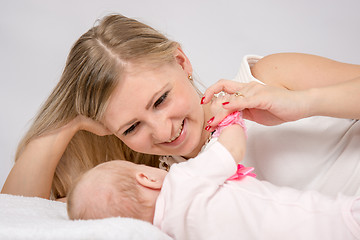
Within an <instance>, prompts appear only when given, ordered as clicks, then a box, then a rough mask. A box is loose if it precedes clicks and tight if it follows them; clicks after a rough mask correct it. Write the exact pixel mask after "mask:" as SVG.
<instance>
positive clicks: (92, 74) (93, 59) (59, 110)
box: [15, 14, 179, 198]
mask: <svg viewBox="0 0 360 240" xmlns="http://www.w3.org/2000/svg"><path fill="white" fill-rule="evenodd" d="M178 47H179V44H178V43H177V42H174V41H171V40H169V39H168V38H166V37H165V36H164V35H163V34H161V33H159V32H158V31H156V30H154V29H153V28H151V27H149V26H147V25H145V24H143V23H141V22H138V21H136V20H134V19H130V18H127V17H125V16H122V15H119V14H113V15H109V16H106V17H105V18H103V19H102V20H101V21H99V22H98V24H97V25H96V26H94V27H93V28H91V29H90V30H89V31H88V32H86V33H85V34H83V35H82V36H81V37H80V38H79V39H78V40H77V41H76V42H75V44H74V45H73V47H72V49H71V51H70V53H69V56H68V59H67V62H66V65H65V68H64V71H63V74H62V76H61V78H60V81H59V83H58V84H57V86H56V87H55V88H54V90H53V92H52V93H51V95H50V96H49V97H48V99H47V100H46V102H45V103H44V104H43V106H42V107H41V109H40V111H39V112H38V114H37V116H36V117H35V119H34V122H33V124H32V126H31V127H30V129H29V130H28V132H27V133H26V135H25V136H24V138H23V139H22V140H21V142H20V144H19V146H18V149H17V154H16V158H15V161H16V159H18V157H19V156H20V154H21V153H22V151H23V150H24V148H25V147H26V145H27V144H28V143H29V142H30V141H31V140H33V139H34V138H36V137H39V136H41V135H43V134H45V133H47V132H49V131H51V130H55V129H58V128H60V127H62V126H64V125H66V124H67V123H69V122H70V121H71V120H73V119H74V118H75V117H76V116H78V115H79V114H80V115H84V116H86V117H89V118H91V119H94V120H96V121H99V120H100V119H101V118H102V116H103V113H104V111H105V109H106V105H107V102H108V100H109V97H110V95H111V93H112V92H113V90H114V88H115V86H116V84H117V82H118V81H121V78H122V75H123V74H124V71H125V69H126V66H127V64H128V63H134V64H143V63H145V64H165V63H168V62H172V61H174V60H175V59H174V53H175V50H176V49H177V48H178ZM112 159H127V160H131V161H133V162H135V163H144V164H147V165H150V166H158V156H153V155H147V154H142V153H137V152H134V151H132V150H131V149H129V148H128V147H127V146H126V145H125V144H124V143H123V142H121V141H120V140H119V139H118V138H117V137H115V136H114V135H111V136H105V137H99V136H96V135H94V134H92V133H89V132H86V131H79V132H78V133H77V134H76V135H75V136H74V137H73V139H72V140H71V142H70V143H69V145H68V147H67V149H66V151H65V153H64V154H63V156H62V158H61V160H60V161H59V164H58V165H57V168H56V170H55V175H54V179H53V183H52V198H60V197H65V196H66V195H67V193H68V191H69V188H70V186H71V184H72V181H73V179H74V178H75V177H76V176H78V175H79V174H80V173H81V172H84V171H85V170H87V169H90V168H92V167H94V166H96V165H98V164H99V163H101V162H105V161H108V160H112Z"/></svg>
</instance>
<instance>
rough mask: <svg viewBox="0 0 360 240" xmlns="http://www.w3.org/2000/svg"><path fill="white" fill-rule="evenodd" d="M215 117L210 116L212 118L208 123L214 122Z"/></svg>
mask: <svg viewBox="0 0 360 240" xmlns="http://www.w3.org/2000/svg"><path fill="white" fill-rule="evenodd" d="M214 118H215V117H212V118H210V120H209V121H207V123H208V124H210V123H212V121H214Z"/></svg>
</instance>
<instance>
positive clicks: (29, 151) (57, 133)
mask: <svg viewBox="0 0 360 240" xmlns="http://www.w3.org/2000/svg"><path fill="white" fill-rule="evenodd" d="M79 130H88V131H91V132H94V133H96V134H98V135H106V134H109V133H108V131H107V130H106V129H105V128H104V127H103V126H102V125H101V124H99V123H94V122H93V121H92V120H90V119H86V118H85V117H81V116H78V117H77V118H75V119H74V120H72V121H71V122H69V123H68V124H67V125H65V126H63V127H61V128H59V129H57V130H54V131H52V132H50V133H47V134H45V135H43V136H40V137H38V138H36V139H33V140H32V141H31V142H30V143H29V144H27V145H26V147H25V149H24V150H23V152H22V153H21V155H20V156H19V158H18V159H17V161H16V163H15V165H14V166H13V168H12V170H11V171H10V173H9V175H8V177H7V179H6V181H5V184H4V186H3V189H2V190H1V193H7V194H14V195H23V196H36V197H42V198H49V197H50V191H51V185H52V180H53V176H54V172H55V169H56V166H57V164H58V162H59V160H60V158H61V156H62V155H63V153H64V152H65V149H66V147H67V145H68V144H69V142H70V140H71V139H72V137H73V136H74V135H75V134H76V132H77V131H79Z"/></svg>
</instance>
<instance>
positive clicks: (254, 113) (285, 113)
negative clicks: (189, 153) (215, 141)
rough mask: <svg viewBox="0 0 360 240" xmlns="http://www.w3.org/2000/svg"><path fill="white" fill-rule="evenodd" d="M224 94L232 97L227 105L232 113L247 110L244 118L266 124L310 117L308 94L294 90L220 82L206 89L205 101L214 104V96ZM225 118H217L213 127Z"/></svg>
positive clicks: (226, 102) (224, 105)
mask: <svg viewBox="0 0 360 240" xmlns="http://www.w3.org/2000/svg"><path fill="white" fill-rule="evenodd" d="M221 91H223V92H226V93H228V94H231V95H229V97H228V99H227V101H224V102H225V104H223V108H224V109H226V110H227V112H228V113H230V112H234V111H243V117H244V118H246V119H249V120H252V121H255V122H257V123H260V124H263V125H277V124H281V123H284V122H288V121H295V120H298V119H300V118H304V117H307V116H308V114H309V113H308V111H309V107H308V103H307V100H306V93H307V91H291V90H287V89H285V88H280V87H274V86H268V85H263V84H260V83H256V82H251V83H239V82H235V81H230V80H220V81H218V82H217V83H215V84H214V85H212V86H211V87H209V88H208V89H207V90H206V92H205V94H204V98H203V101H202V102H203V103H204V104H205V103H208V102H210V101H211V99H212V97H213V95H214V94H216V93H219V92H221ZM221 117H224V116H222V115H219V116H216V117H215V118H214V120H213V121H212V123H211V126H215V124H217V123H218V122H220V121H221V119H222V118H221Z"/></svg>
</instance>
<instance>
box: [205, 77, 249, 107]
mask: <svg viewBox="0 0 360 240" xmlns="http://www.w3.org/2000/svg"><path fill="white" fill-rule="evenodd" d="M242 87H243V83H239V82H235V81H231V80H225V79H221V80H219V81H218V82H217V83H215V84H213V85H212V86H210V87H209V88H208V89H206V91H205V93H204V96H203V98H202V101H201V103H202V104H205V103H208V102H210V100H211V99H212V97H213V96H214V94H216V93H219V92H221V91H223V92H226V93H229V94H232V93H235V92H236V91H239V90H241V89H242Z"/></svg>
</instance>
